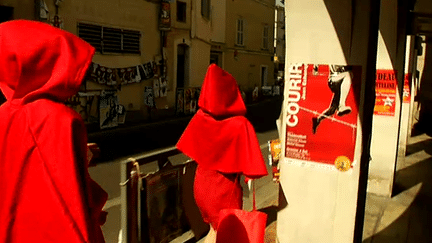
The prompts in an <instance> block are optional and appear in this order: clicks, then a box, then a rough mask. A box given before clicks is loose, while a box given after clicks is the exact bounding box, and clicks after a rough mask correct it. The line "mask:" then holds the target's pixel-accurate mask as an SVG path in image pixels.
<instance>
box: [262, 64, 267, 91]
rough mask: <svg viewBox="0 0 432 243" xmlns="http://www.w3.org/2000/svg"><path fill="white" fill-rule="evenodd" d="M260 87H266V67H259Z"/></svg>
mask: <svg viewBox="0 0 432 243" xmlns="http://www.w3.org/2000/svg"><path fill="white" fill-rule="evenodd" d="M261 85H262V86H267V85H268V66H267V65H261Z"/></svg>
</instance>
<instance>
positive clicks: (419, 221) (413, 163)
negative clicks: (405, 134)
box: [363, 134, 432, 243]
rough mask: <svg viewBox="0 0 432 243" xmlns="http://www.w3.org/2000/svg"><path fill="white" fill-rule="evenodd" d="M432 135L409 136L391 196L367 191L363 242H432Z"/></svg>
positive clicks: (399, 162)
mask: <svg viewBox="0 0 432 243" xmlns="http://www.w3.org/2000/svg"><path fill="white" fill-rule="evenodd" d="M431 155H432V139H431V137H430V136H428V135H426V134H420V135H413V136H412V137H411V138H410V139H409V144H408V146H407V153H406V156H405V160H404V161H398V165H397V172H396V174H395V184H394V190H393V195H392V197H391V198H386V197H380V196H376V195H373V194H368V195H367V200H366V215H365V221H364V230H363V242H364V243H387V242H389V243H399V242H400V243H405V242H407V243H411V242H412V243H423V242H432V230H431V228H432V223H431V222H430V220H432V207H431V204H432V156H431Z"/></svg>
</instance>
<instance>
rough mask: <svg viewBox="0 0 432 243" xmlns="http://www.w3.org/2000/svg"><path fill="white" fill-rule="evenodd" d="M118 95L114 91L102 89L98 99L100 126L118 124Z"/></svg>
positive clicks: (107, 126) (114, 125) (108, 126)
mask: <svg viewBox="0 0 432 243" xmlns="http://www.w3.org/2000/svg"><path fill="white" fill-rule="evenodd" d="M117 107H118V97H117V95H116V94H115V92H110V91H103V92H102V94H101V96H100V100H99V116H100V128H101V129H104V128H110V127H116V126H118V111H117Z"/></svg>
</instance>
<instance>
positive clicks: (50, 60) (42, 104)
mask: <svg viewBox="0 0 432 243" xmlns="http://www.w3.org/2000/svg"><path fill="white" fill-rule="evenodd" d="M93 54H94V48H93V47H91V46H90V45H89V44H87V43H86V42H84V41H83V40H81V39H79V38H78V37H76V36H75V35H73V34H71V33H68V32H66V31H63V30H60V29H57V28H54V27H52V26H50V25H48V24H44V23H40V22H34V21H26V20H16V21H9V22H5V23H2V24H0V89H1V90H2V92H3V93H4V95H5V97H6V99H7V102H6V103H4V104H3V105H2V106H0V117H1V119H0V242H8V243H15V242H23V243H28V242H62V243H65V242H73V243H77V242H91V243H99V242H104V239H103V235H102V231H101V228H100V224H102V223H103V222H104V218H103V214H102V213H101V210H102V207H103V205H104V203H105V201H106V199H107V194H106V192H105V191H104V190H102V188H100V187H99V185H97V184H96V183H95V182H94V181H93V180H91V179H90V176H89V174H88V171H87V166H88V164H87V147H86V144H87V141H86V140H87V134H86V130H85V126H84V123H83V121H82V119H81V117H80V115H79V114H77V113H76V112H75V111H73V110H72V109H70V108H68V107H67V106H65V105H64V104H62V103H61V101H65V100H66V99H68V98H69V97H71V96H72V95H74V94H76V93H77V92H78V90H79V87H80V85H81V82H82V80H83V77H84V76H85V73H86V70H87V68H88V66H89V65H90V63H91V60H92V57H93Z"/></svg>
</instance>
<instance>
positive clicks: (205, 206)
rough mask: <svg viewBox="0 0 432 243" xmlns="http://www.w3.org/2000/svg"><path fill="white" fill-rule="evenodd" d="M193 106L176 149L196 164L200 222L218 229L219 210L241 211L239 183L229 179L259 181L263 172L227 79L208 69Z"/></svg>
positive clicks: (252, 132) (250, 131) (237, 97)
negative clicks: (252, 179)
mask: <svg viewBox="0 0 432 243" xmlns="http://www.w3.org/2000/svg"><path fill="white" fill-rule="evenodd" d="M198 106H199V107H200V109H199V110H198V111H197V113H196V114H195V116H194V117H193V118H192V120H191V121H190V123H189V125H188V127H187V128H186V130H185V131H184V133H183V135H182V136H181V138H180V140H179V141H178V143H177V148H178V149H179V150H180V151H182V152H183V153H184V154H186V155H187V156H189V157H191V158H192V159H194V160H195V161H196V162H197V163H198V168H197V172H196V176H195V182H194V193H195V200H196V202H197V205H198V207H199V208H200V211H201V214H202V216H203V218H204V221H206V222H208V223H211V224H212V226H213V227H214V228H215V229H217V225H218V217H219V211H220V210H221V209H224V208H241V207H242V201H241V199H242V192H241V187H240V183H239V181H238V178H237V177H236V176H235V175H233V174H243V175H245V176H246V177H248V178H259V177H262V176H265V175H267V168H266V165H265V162H264V159H263V156H262V154H261V149H260V146H259V143H258V139H257V137H256V134H255V130H254V128H253V126H252V125H251V124H250V122H249V121H248V120H247V119H246V118H245V117H244V115H245V114H246V106H245V105H244V102H243V99H242V97H241V94H240V91H239V89H238V85H237V82H236V81H235V79H234V77H233V76H231V74H229V73H227V72H226V71H224V70H223V69H221V68H220V67H218V66H217V65H215V64H212V65H210V66H209V68H208V70H207V74H206V76H205V79H204V83H203V86H202V90H201V94H200V98H199V101H198Z"/></svg>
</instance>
